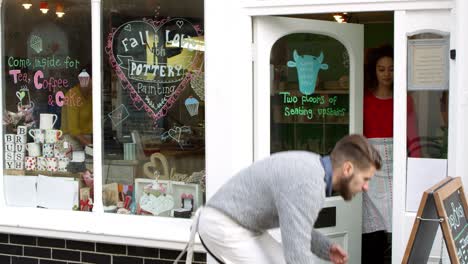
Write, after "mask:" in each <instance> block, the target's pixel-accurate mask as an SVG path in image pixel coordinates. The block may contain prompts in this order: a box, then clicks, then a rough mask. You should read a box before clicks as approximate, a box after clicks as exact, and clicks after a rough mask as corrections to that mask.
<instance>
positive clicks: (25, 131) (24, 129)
mask: <svg viewBox="0 0 468 264" xmlns="http://www.w3.org/2000/svg"><path fill="white" fill-rule="evenodd" d="M16 134H18V135H27V134H28V127H27V126H17V127H16Z"/></svg>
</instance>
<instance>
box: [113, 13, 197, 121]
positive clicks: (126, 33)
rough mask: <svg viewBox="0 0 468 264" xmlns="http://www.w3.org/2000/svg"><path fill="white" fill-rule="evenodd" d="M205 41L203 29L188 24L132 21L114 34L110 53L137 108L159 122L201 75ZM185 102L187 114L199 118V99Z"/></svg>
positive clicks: (185, 21)
mask: <svg viewBox="0 0 468 264" xmlns="http://www.w3.org/2000/svg"><path fill="white" fill-rule="evenodd" d="M200 36H201V28H200V26H198V25H193V24H192V23H190V22H189V21H188V20H186V19H184V18H172V19H164V20H161V21H154V20H149V19H144V20H137V21H130V22H127V23H125V24H123V25H121V26H120V27H119V28H117V29H116V30H115V31H113V32H112V33H111V34H109V36H108V42H107V46H106V52H107V54H108V55H109V60H110V63H111V65H112V67H113V69H114V71H115V72H116V74H117V76H118V78H119V80H120V82H121V84H122V86H123V88H124V89H127V90H128V91H129V94H130V97H131V100H132V102H133V107H135V108H136V109H137V110H141V111H145V112H146V113H147V114H148V115H149V116H150V117H151V118H152V119H153V121H154V122H156V121H157V120H159V119H161V118H162V117H164V116H165V115H166V114H167V112H168V110H169V109H170V108H171V107H172V106H173V105H174V103H175V102H176V101H177V100H178V99H179V96H180V94H181V92H182V91H183V90H184V89H185V88H186V87H188V86H189V85H190V82H191V80H192V79H193V78H194V77H195V76H194V74H199V73H200V67H201V65H202V63H201V62H202V61H203V58H204V57H203V52H202V51H203V49H204V48H203V45H200V43H199V41H198V39H199V38H198V37H200ZM194 72H195V73H194ZM185 102H186V106H187V110H188V113H189V114H190V115H191V116H193V115H195V114H196V113H195V112H196V107H195V105H196V104H197V101H196V99H189V100H186V101H185ZM155 124H156V123H155Z"/></svg>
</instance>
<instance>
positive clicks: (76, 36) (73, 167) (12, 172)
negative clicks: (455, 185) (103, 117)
mask: <svg viewBox="0 0 468 264" xmlns="http://www.w3.org/2000/svg"><path fill="white" fill-rule="evenodd" d="M23 2H24V3H25V4H23V5H22V3H23ZM28 3H29V4H31V5H28ZM2 8H3V10H2V14H3V19H2V32H3V35H2V40H3V42H2V43H3V47H2V48H3V55H4V56H3V58H2V59H3V62H2V63H3V67H4V75H3V76H4V78H3V79H2V87H3V89H2V100H3V109H2V111H3V132H4V135H3V145H2V147H3V153H4V163H3V164H4V168H3V174H4V175H5V177H4V183H5V185H4V186H5V198H6V202H7V204H8V205H9V206H26V207H44V208H53V209H64V210H72V209H74V210H80V209H83V210H85V208H83V207H81V208H80V202H79V200H80V199H84V200H87V198H88V197H89V191H88V192H87V193H86V194H85V193H83V192H80V188H85V187H86V184H85V183H84V182H82V181H81V179H82V175H83V174H86V173H89V172H92V170H93V166H92V165H93V164H92V158H91V156H92V154H93V153H92V148H89V146H90V144H91V143H92V142H91V138H92V134H93V130H92V120H93V116H92V107H91V105H92V103H91V102H92V85H91V76H90V75H91V33H90V32H91V17H90V14H91V12H90V11H91V6H90V1H79V0H70V1H65V2H62V1H55V2H46V1H41V2H39V1H33V2H31V1H14V0H6V1H3V2H2ZM87 147H88V148H87ZM85 150H86V151H85ZM81 190H83V189H81ZM86 210H87V209H86Z"/></svg>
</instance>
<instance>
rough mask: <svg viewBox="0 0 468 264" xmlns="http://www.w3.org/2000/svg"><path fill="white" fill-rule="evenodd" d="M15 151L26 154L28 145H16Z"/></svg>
mask: <svg viewBox="0 0 468 264" xmlns="http://www.w3.org/2000/svg"><path fill="white" fill-rule="evenodd" d="M8 144H9V143H8ZM7 150H8V149H7ZM15 151H16V152H22V153H24V152H26V144H15Z"/></svg>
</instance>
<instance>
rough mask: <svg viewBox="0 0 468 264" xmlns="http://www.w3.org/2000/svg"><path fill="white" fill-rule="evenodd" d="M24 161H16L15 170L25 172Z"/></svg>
mask: <svg viewBox="0 0 468 264" xmlns="http://www.w3.org/2000/svg"><path fill="white" fill-rule="evenodd" d="M23 169H24V161H15V170H23Z"/></svg>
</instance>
